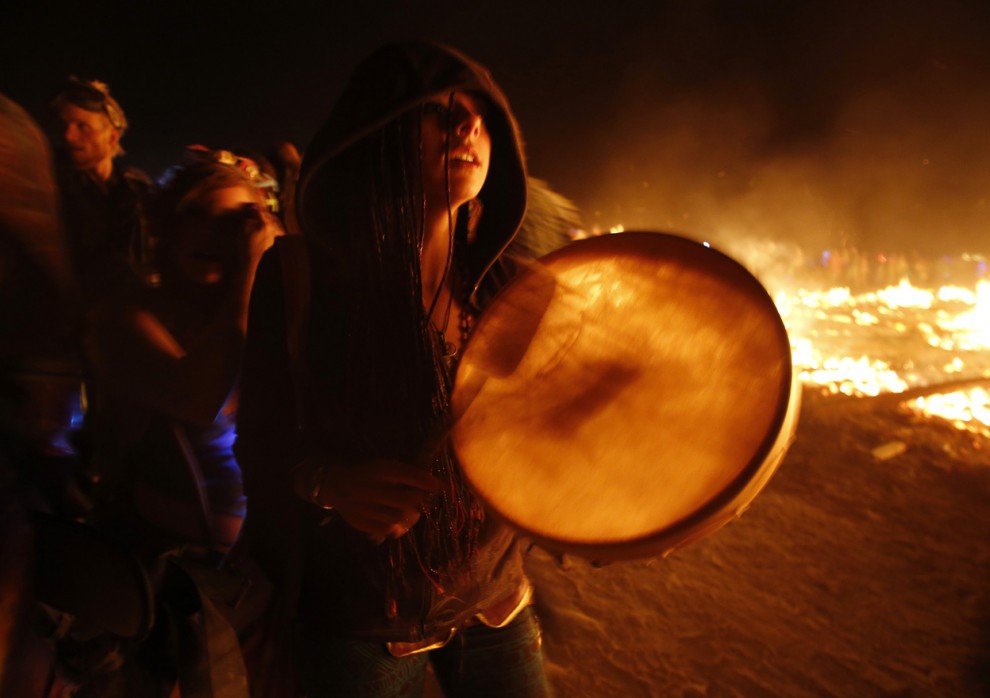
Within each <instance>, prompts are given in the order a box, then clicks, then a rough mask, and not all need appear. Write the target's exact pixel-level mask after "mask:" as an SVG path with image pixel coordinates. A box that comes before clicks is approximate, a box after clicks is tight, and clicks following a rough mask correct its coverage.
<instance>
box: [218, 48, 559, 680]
mask: <svg viewBox="0 0 990 698" xmlns="http://www.w3.org/2000/svg"><path fill="white" fill-rule="evenodd" d="M298 186H299V189H298V194H297V203H298V214H299V216H300V219H301V226H302V231H303V238H305V239H300V238H292V239H290V237H291V236H290V237H287V238H283V241H285V242H284V244H283V242H282V241H279V243H278V244H277V245H276V247H275V249H274V251H273V253H272V254H269V255H266V257H265V259H264V260H263V261H262V263H261V265H260V266H259V270H258V278H257V282H256V287H255V291H254V294H253V297H252V302H251V303H252V305H251V314H250V320H249V328H248V340H247V348H246V351H245V364H244V372H243V377H242V393H241V405H240V412H239V416H238V441H237V444H236V451H237V454H238V458H239V460H240V461H241V462H242V465H243V467H244V475H245V489H246V492H247V494H248V502H249V504H248V517H247V519H246V522H245V539H246V542H247V544H248V546H249V547H250V550H251V552H252V553H253V554H254V556H255V557H256V558H257V559H258V561H259V562H260V563H262V566H263V567H264V568H265V569H266V571H267V572H268V574H269V575H270V576H271V577H272V578H273V580H274V581H275V582H276V584H277V586H278V587H279V588H280V590H281V592H282V600H283V603H284V608H283V611H284V613H285V614H286V615H287V616H288V617H290V618H293V619H294V645H293V648H294V649H293V651H294V655H295V660H296V662H295V663H296V666H297V670H298V673H299V677H300V680H301V683H302V687H303V689H304V691H305V692H307V694H308V695H310V696H313V697H314V698H316V697H317V696H337V695H340V696H407V695H408V696H413V695H418V694H421V692H422V691H423V681H424V675H425V668H426V665H427V662H428V661H432V663H433V667H434V670H435V673H436V675H437V676H438V678H439V680H440V682H441V684H442V685H443V687H444V690H445V691H447V693H448V695H465V696H495V695H497V696H539V695H545V694H546V692H547V684H546V679H545V676H544V673H543V668H542V659H541V653H540V638H539V631H538V628H537V625H536V621H535V618H534V616H533V614H532V611H531V608H530V606H529V602H530V599H531V588H530V585H529V583H528V581H527V580H526V577H525V575H524V573H523V569H522V563H521V552H520V549H519V545H520V544H519V542H518V541H517V540H516V538H515V537H514V536H513V535H512V533H510V532H509V531H508V530H506V529H505V528H504V527H502V526H500V525H498V524H497V523H496V522H494V521H493V520H492V519H491V518H489V517H488V516H486V513H485V511H484V509H483V508H482V506H481V504H480V502H479V501H478V500H477V499H476V497H475V496H474V495H473V493H472V492H471V490H470V488H469V487H468V485H467V483H466V482H465V480H464V478H463V476H462V474H461V472H460V469H459V466H458V464H457V461H456V458H455V457H454V454H453V453H452V451H451V450H450V448H449V447H448V446H447V445H446V444H445V443H444V444H443V445H439V444H441V443H442V441H443V440H442V439H441V438H438V436H439V435H440V434H442V432H443V429H444V425H445V423H446V422H447V420H448V417H449V397H450V390H451V385H452V379H453V375H454V372H455V370H456V363H457V356H458V351H459V350H460V348H461V346H462V345H463V343H464V342H465V340H466V338H467V336H468V335H469V334H470V331H471V326H472V323H473V320H474V318H475V317H477V315H478V313H480V311H481V309H482V308H483V307H484V304H485V302H486V299H487V298H489V297H490V296H491V294H492V293H493V292H494V290H495V289H496V288H497V286H498V284H499V283H500V282H501V281H504V279H505V278H507V274H508V267H509V265H508V260H507V258H506V256H505V255H504V254H503V251H504V250H505V248H506V247H507V246H508V245H509V243H510V241H511V240H512V238H513V236H514V235H515V233H516V230H517V229H518V227H519V225H520V223H521V221H522V218H523V214H524V211H525V207H526V171H525V165H524V160H523V154H522V146H521V140H520V137H519V133H518V130H517V127H516V123H515V120H514V118H513V116H512V114H511V112H510V111H509V108H508V103H507V101H506V99H505V97H504V96H503V94H502V92H501V90H500V89H499V88H498V87H497V86H496V85H495V83H494V82H493V81H492V79H491V77H490V76H489V74H488V72H487V71H486V70H485V69H484V68H482V67H481V66H479V65H478V64H476V63H474V62H473V61H472V60H470V59H468V58H466V57H464V56H463V55H461V54H459V53H457V52H456V51H453V50H451V49H448V48H444V47H439V46H435V45H430V44H421V43H410V44H398V45H392V46H386V47H384V48H382V49H380V50H379V51H377V52H376V53H374V54H372V55H371V56H370V57H369V58H368V59H367V60H366V61H365V62H364V63H362V64H361V66H359V67H358V69H357V70H356V72H355V73H354V75H353V76H352V78H351V80H350V81H349V83H348V85H347V87H346V88H345V89H344V92H343V94H342V95H341V97H340V98H339V100H338V102H337V104H336V107H335V108H334V110H333V112H332V113H331V115H330V118H329V120H328V121H327V122H326V124H325V125H324V126H323V128H322V129H321V130H320V132H319V133H318V134H317V136H316V137H315V139H314V140H313V142H312V143H311V144H310V146H309V148H308V149H307V151H306V155H305V157H304V159H303V166H302V173H301V177H300V181H299V185H298ZM276 253H277V254H276Z"/></svg>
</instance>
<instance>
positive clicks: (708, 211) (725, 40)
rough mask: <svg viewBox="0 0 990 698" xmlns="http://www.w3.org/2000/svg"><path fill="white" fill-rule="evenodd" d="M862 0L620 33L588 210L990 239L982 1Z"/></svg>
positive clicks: (795, 236) (737, 226)
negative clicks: (627, 55) (611, 103)
mask: <svg viewBox="0 0 990 698" xmlns="http://www.w3.org/2000/svg"><path fill="white" fill-rule="evenodd" d="M860 5H863V4H862V3H856V4H842V3H829V4H819V3H737V4H736V5H735V6H733V5H731V4H730V3H720V2H708V3H697V4H695V5H693V9H691V10H690V11H684V12H674V11H673V10H669V9H668V11H667V12H666V14H665V15H663V16H661V17H658V18H657V20H658V22H657V24H654V25H652V26H651V27H648V28H644V29H642V30H641V33H640V35H639V36H635V37H627V40H628V42H629V43H630V44H635V45H636V46H639V47H640V48H639V49H638V55H636V56H635V58H634V60H632V61H628V63H627V66H626V68H625V69H624V70H622V71H621V73H620V76H619V77H618V80H617V84H618V88H617V95H618V96H617V99H616V100H615V105H616V106H615V107H614V108H613V109H612V111H611V119H610V122H609V125H608V126H607V127H606V134H607V135H605V136H603V137H599V139H598V140H597V143H596V144H595V147H596V148H597V152H595V154H594V155H593V157H594V158H595V159H596V161H597V162H598V163H600V164H599V166H597V167H595V168H593V169H594V170H595V176H594V177H592V178H591V179H588V180H585V182H584V183H583V184H582V186H583V187H584V191H585V195H584V196H581V195H579V196H577V197H576V198H578V200H579V201H581V202H585V201H591V202H593V204H592V207H591V210H590V211H588V210H586V218H587V219H588V222H589V225H592V226H594V225H598V226H600V227H603V228H607V227H609V226H612V225H616V224H622V225H624V226H625V228H626V229H635V228H646V229H657V228H660V229H667V230H674V231H678V232H682V233H685V234H689V235H691V236H693V237H699V238H706V239H712V240H715V241H731V240H737V239H739V238H741V237H764V238H771V239H776V240H782V241H791V242H794V243H795V244H798V245H800V246H802V247H804V248H806V249H809V250H815V249H819V250H820V249H822V248H825V247H830V246H837V245H840V244H844V243H845V244H851V245H854V246H856V247H859V248H861V249H863V250H864V251H867V252H872V251H883V250H889V251H899V252H911V251H917V252H919V253H922V254H929V255H931V254H943V253H945V254H949V253H956V252H961V251H970V252H987V251H990V250H988V244H987V242H986V240H987V230H988V228H990V203H988V202H990V167H988V165H990V129H988V124H990V90H988V89H987V88H988V87H990V51H988V48H987V46H988V42H987V41H986V40H985V39H986V37H988V36H990V31H988V22H987V10H986V9H984V8H982V7H981V6H979V5H977V4H969V5H967V4H965V3H942V4H936V3H917V2H915V3H870V4H869V7H867V8H864V7H861V6H860ZM733 7H736V8H742V9H738V11H732V8H733ZM755 10H762V12H759V11H755ZM658 26H660V27H663V30H662V31H660V32H658V30H657V27H658Z"/></svg>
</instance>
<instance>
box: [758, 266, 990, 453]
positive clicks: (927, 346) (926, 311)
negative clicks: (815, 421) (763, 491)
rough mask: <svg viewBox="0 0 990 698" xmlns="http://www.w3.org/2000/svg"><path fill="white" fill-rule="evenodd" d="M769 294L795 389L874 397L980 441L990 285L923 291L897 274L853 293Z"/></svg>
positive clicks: (988, 412)
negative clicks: (890, 281) (787, 339)
mask: <svg viewBox="0 0 990 698" xmlns="http://www.w3.org/2000/svg"><path fill="white" fill-rule="evenodd" d="M774 300H775V302H776V304H777V307H778V309H779V310H780V313H781V315H782V316H783V318H784V322H785V324H786V325H787V328H788V332H789V333H790V336H791V346H792V358H793V361H794V365H795V369H796V370H798V371H799V372H800V376H801V380H802V382H803V383H804V384H805V385H808V386H812V387H815V386H817V387H818V388H819V389H820V390H821V392H822V393H823V394H833V395H835V394H842V395H847V396H850V397H857V398H865V397H874V398H876V397H877V396H884V401H887V400H897V401H898V402H899V403H901V404H903V405H904V406H905V407H906V408H907V409H910V410H911V411H913V412H915V413H916V414H919V415H923V416H927V417H933V418H942V419H946V420H948V421H949V422H950V423H951V424H953V426H955V427H956V428H958V429H961V430H966V431H970V432H973V433H977V434H982V435H984V436H987V437H990V394H988V392H987V390H986V384H987V383H988V382H990V381H988V380H987V379H988V378H990V352H988V349H990V282H988V281H985V280H980V281H979V282H977V284H976V286H975V289H968V288H965V287H961V286H943V287H941V288H937V289H924V288H917V287H915V286H913V285H912V284H911V282H910V281H908V280H907V279H902V280H901V281H900V283H899V284H898V285H896V286H888V287H886V288H881V289H878V290H876V291H873V292H865V293H859V294H855V295H854V294H853V293H851V292H850V290H849V289H848V288H845V287H837V288H831V289H828V290H825V291H813V290H806V289H799V290H797V291H779V292H778V293H777V294H776V296H775V299H774ZM960 376H968V377H969V378H964V379H959V377H960ZM953 379H955V380H953ZM866 404H868V403H866Z"/></svg>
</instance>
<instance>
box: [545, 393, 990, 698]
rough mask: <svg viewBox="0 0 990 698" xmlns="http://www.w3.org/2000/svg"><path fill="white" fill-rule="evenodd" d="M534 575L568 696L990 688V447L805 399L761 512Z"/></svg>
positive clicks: (921, 422)
mask: <svg viewBox="0 0 990 698" xmlns="http://www.w3.org/2000/svg"><path fill="white" fill-rule="evenodd" d="M899 451H900V453H898V452H899ZM892 454H893V455H892ZM528 568H529V572H530V575H531V577H532V579H533V581H534V584H535V586H536V602H537V608H538V611H539V614H540V618H541V621H542V624H543V630H544V649H545V653H546V657H547V661H548V671H549V675H550V679H551V682H552V685H553V687H554V689H555V692H556V695H557V696H559V697H567V698H570V697H575V698H581V697H583V696H623V697H625V696H746V697H753V696H799V697H800V696H940V697H949V696H985V695H990V443H988V442H987V440H986V439H984V438H983V437H979V436H974V435H972V434H968V433H965V432H962V431H959V430H957V429H954V428H953V427H952V426H950V425H949V424H948V423H947V422H945V421H942V420H937V419H936V420H930V419H925V418H921V417H917V416H914V415H911V414H909V413H907V412H906V411H903V410H901V409H899V408H898V407H897V405H896V402H894V401H891V400H889V399H888V400H883V399H871V398H860V399H848V398H843V397H828V398H825V397H820V396H818V395H817V394H816V393H813V392H811V391H810V389H809V390H806V391H805V395H804V399H803V403H802V409H801V415H800V421H799V424H798V427H797V430H796V435H795V440H794V443H793V445H792V446H791V448H790V450H789V451H788V453H787V455H786V457H785V458H784V460H783V462H782V464H781V465H780V468H779V470H778V471H777V473H776V474H775V475H774V477H773V478H772V479H771V481H770V482H769V484H768V485H767V487H766V488H765V489H764V490H763V491H762V492H761V493H760V494H759V495H758V496H757V497H756V499H755V501H754V502H753V504H752V506H751V507H750V509H749V511H747V512H746V513H745V514H744V515H743V516H742V517H741V518H740V519H738V520H736V521H733V522H732V523H730V524H729V525H727V526H725V527H724V528H722V529H720V530H718V531H716V532H715V533H713V534H712V535H710V536H708V537H706V538H704V539H702V540H700V541H697V542H694V543H691V544H689V545H687V546H686V547H684V548H682V549H680V550H678V551H676V552H674V553H673V554H672V555H670V556H669V557H667V558H658V559H652V560H640V561H633V562H616V563H612V564H609V565H606V566H604V567H601V568H596V567H594V566H592V565H590V564H588V563H587V562H586V561H584V560H581V559H577V558H572V557H568V556H564V558H563V560H560V559H559V558H558V557H557V556H554V555H551V554H549V553H547V552H546V551H544V550H542V549H539V548H534V549H533V550H531V552H530V553H529V556H528Z"/></svg>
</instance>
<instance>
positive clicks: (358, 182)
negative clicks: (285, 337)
mask: <svg viewBox="0 0 990 698" xmlns="http://www.w3.org/2000/svg"><path fill="white" fill-rule="evenodd" d="M420 148H421V112H420V110H418V109H413V110H410V111H408V112H406V113H405V114H403V115H402V116H400V117H399V118H397V119H396V120H394V121H392V122H391V123H389V124H388V125H387V126H385V127H384V128H382V129H380V130H378V131H376V132H374V133H373V134H371V135H369V136H368V137H366V138H364V139H362V140H361V141H360V142H358V143H357V144H355V145H354V146H352V147H351V148H349V149H348V150H347V151H345V152H343V153H341V154H340V155H339V156H338V157H337V158H336V159H335V160H334V162H333V164H332V166H331V167H330V168H328V171H327V173H326V179H324V180H323V182H322V186H321V194H322V196H323V197H325V198H324V200H325V203H326V205H325V206H322V207H321V209H322V211H325V212H327V213H326V214H324V216H325V219H324V220H322V221H320V223H321V224H320V225H318V226H314V227H313V230H314V232H316V233H317V234H318V236H319V237H318V238H316V239H315V241H316V242H317V243H318V244H320V245H322V246H324V247H325V248H326V249H328V250H329V252H330V253H331V255H332V256H333V257H334V258H335V259H336V260H338V264H337V265H336V266H337V268H338V270H339V272H340V274H341V275H342V277H343V278H342V279H341V284H340V289H341V292H342V293H343V294H344V295H345V299H344V300H345V302H344V307H345V308H346V311H345V312H346V314H347V317H346V321H347V325H346V326H347V327H348V328H349V330H348V334H347V336H346V338H345V339H344V341H345V345H346V346H345V353H344V358H345V361H346V367H347V368H346V371H345V376H344V377H343V384H342V391H341V395H342V401H343V404H344V405H346V409H344V410H342V411H341V412H340V413H337V414H335V415H334V416H333V419H334V420H339V421H338V424H339V425H340V426H342V427H343V428H342V429H340V432H339V433H340V434H342V436H343V438H344V439H345V443H344V444H343V455H344V456H345V458H347V459H348V460H351V461H352V462H361V461H364V460H368V459H369V458H394V459H399V460H403V461H406V462H409V463H412V464H414V465H419V466H422V467H424V468H429V469H430V471H431V472H432V473H433V475H435V476H436V477H437V478H438V479H439V480H440V482H441V483H443V487H442V490H441V492H440V493H439V494H438V495H437V496H436V497H435V499H434V501H433V503H432V505H430V506H429V507H428V508H427V510H426V511H425V512H424V515H423V517H422V518H421V520H420V522H419V523H418V524H417V525H416V526H415V527H414V528H413V530H412V531H411V532H410V533H409V534H407V535H405V536H402V537H401V538H399V539H397V540H392V539H388V540H386V542H385V543H384V544H383V545H382V546H380V550H381V557H380V558H379V560H380V563H381V564H382V565H383V566H384V567H387V569H386V574H387V578H388V579H389V586H390V588H389V589H387V590H386V591H387V592H388V594H389V596H390V599H389V600H388V603H390V604H391V606H390V607H389V608H388V609H387V612H389V613H390V614H394V613H395V612H396V609H395V603H396V599H397V598H398V597H401V596H402V595H403V592H404V591H409V590H411V589H415V588H420V587H422V586H423V585H416V584H412V583H411V575H422V576H425V577H426V579H428V580H429V581H430V583H431V584H432V586H433V587H434V588H435V589H438V590H442V585H443V581H442V580H443V578H444V575H445V574H452V573H453V572H454V571H455V570H457V569H461V570H465V573H466V569H467V566H466V565H464V563H465V562H466V561H468V560H469V559H470V557H471V554H472V552H473V551H474V550H475V548H476V546H477V541H478V535H479V531H480V525H481V522H482V520H483V512H482V508H481V506H480V504H479V503H478V502H477V501H476V500H475V498H474V497H473V496H472V494H471V492H470V489H469V488H468V487H467V485H466V483H465V481H464V479H463V477H462V475H461V473H460V469H459V468H458V467H457V465H456V462H455V459H454V458H453V456H452V453H451V451H450V448H449V447H447V446H443V447H441V448H439V449H436V448H433V447H431V446H430V444H432V443H435V442H436V440H437V435H438V434H439V433H441V432H442V430H443V429H444V427H445V425H446V423H447V417H448V407H449V399H450V390H451V385H450V378H451V377H450V375H449V369H448V367H447V366H446V365H445V362H444V353H445V352H444V343H443V338H442V336H441V334H440V333H439V332H438V331H437V330H436V329H434V327H433V324H432V323H431V321H430V317H429V314H428V313H427V312H426V311H425V310H424V307H423V291H422V274H421V268H420V255H421V253H422V250H423V244H424V227H425V208H426V203H425V198H424V192H423V185H422V161H421V155H420ZM448 208H449V205H448ZM451 217H452V215H451ZM433 305H434V303H431V308H432V306H433ZM431 451H436V452H435V453H433V452H431Z"/></svg>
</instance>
